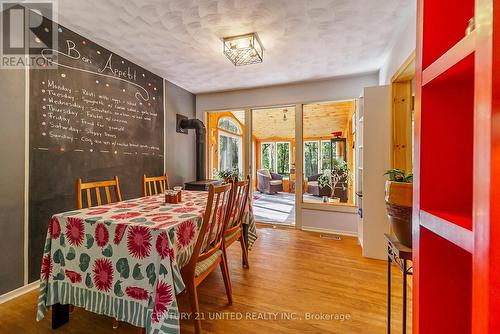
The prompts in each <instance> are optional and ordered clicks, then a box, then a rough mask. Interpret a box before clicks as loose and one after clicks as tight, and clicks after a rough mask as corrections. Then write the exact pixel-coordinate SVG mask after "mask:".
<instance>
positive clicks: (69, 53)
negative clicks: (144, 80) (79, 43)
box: [41, 39, 149, 101]
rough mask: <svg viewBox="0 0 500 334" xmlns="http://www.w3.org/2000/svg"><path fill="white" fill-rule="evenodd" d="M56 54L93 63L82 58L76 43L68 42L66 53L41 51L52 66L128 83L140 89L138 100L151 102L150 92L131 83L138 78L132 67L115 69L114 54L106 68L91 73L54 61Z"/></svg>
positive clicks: (50, 50) (88, 59) (111, 55)
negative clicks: (53, 56) (53, 57)
mask: <svg viewBox="0 0 500 334" xmlns="http://www.w3.org/2000/svg"><path fill="white" fill-rule="evenodd" d="M54 54H57V55H60V56H62V57H63V58H64V57H67V58H69V59H72V60H81V61H83V62H85V63H92V61H91V60H90V58H87V57H82V55H81V53H80V51H78V49H77V47H76V43H75V42H73V41H72V40H69V39H68V40H66V52H61V51H59V50H54V49H49V48H47V49H43V50H42V51H41V55H42V57H43V58H44V59H45V60H46V61H47V62H49V63H50V64H53V65H58V66H62V67H65V68H70V69H73V70H76V71H81V72H85V73H89V74H93V75H97V76H103V77H107V78H112V79H115V80H121V81H124V82H126V83H128V84H131V85H133V86H134V87H136V88H137V89H138V92H137V93H136V94H135V97H136V98H137V99H138V100H139V99H142V100H143V101H148V100H149V93H148V91H147V90H146V89H145V88H144V87H142V86H141V85H139V84H137V83H135V82H132V81H131V80H135V79H136V78H137V73H136V71H132V70H131V69H130V67H128V68H127V70H125V71H124V70H120V69H117V68H113V62H112V57H113V54H112V53H110V54H109V57H108V58H107V61H106V63H105V64H104V66H103V67H102V68H99V69H98V70H97V72H94V71H90V70H87V69H84V68H78V67H74V66H70V65H67V64H63V63H61V62H59V61H56V60H54V59H52V57H49V56H48V55H51V56H52V55H54ZM106 70H108V71H109V72H111V73H112V75H110V74H105V73H104V72H105V71H106ZM127 79H129V80H127Z"/></svg>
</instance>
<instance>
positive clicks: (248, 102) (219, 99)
mask: <svg viewBox="0 0 500 334" xmlns="http://www.w3.org/2000/svg"><path fill="white" fill-rule="evenodd" d="M377 84H378V73H377V72H373V73H368V74H363V75H355V76H348V77H339V78H333V79H329V80H319V81H310V82H302V83H294V84H286V85H277V86H268V87H261V88H252V89H242V90H234V91H227V92H216V93H206V94H198V95H196V117H197V118H199V119H201V120H203V119H204V115H203V113H204V112H205V111H213V110H224V109H232V108H245V107H267V106H274V105H283V104H295V103H306V102H317V101H331V100H342V99H352V98H357V97H359V95H360V94H361V91H362V89H363V88H364V87H367V86H373V85H377Z"/></svg>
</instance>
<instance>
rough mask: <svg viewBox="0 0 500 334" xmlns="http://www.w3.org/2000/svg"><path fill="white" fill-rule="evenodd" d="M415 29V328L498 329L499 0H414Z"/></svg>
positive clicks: (426, 332) (429, 333) (428, 333)
mask: <svg viewBox="0 0 500 334" xmlns="http://www.w3.org/2000/svg"><path fill="white" fill-rule="evenodd" d="M471 18H474V22H475V29H474V30H473V31H472V32H470V33H469V34H466V28H467V27H468V25H469V20H470V19H471ZM495 23H497V24H496V25H495ZM417 34H418V36H417V63H416V72H417V73H416V85H415V86H416V99H415V159H414V161H415V166H414V180H415V182H414V208H413V210H414V211H413V217H414V218H413V219H414V221H413V235H414V238H413V249H414V255H413V259H414V263H413V265H414V285H413V286H414V298H413V303H414V307H413V312H414V314H413V332H414V333H422V334H433V333H439V334H446V333H453V334H460V333H492V334H493V333H495V334H496V333H500V269H498V268H499V265H500V1H494V0H461V1H456V0H439V1H436V0H419V5H418V19H417Z"/></svg>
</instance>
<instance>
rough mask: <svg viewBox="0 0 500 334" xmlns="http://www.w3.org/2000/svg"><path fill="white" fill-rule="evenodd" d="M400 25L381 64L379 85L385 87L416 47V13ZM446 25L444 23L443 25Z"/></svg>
mask: <svg viewBox="0 0 500 334" xmlns="http://www.w3.org/2000/svg"><path fill="white" fill-rule="evenodd" d="M413 13H414V14H413V15H412V16H411V17H410V18H409V19H408V20H406V21H404V23H403V24H402V25H401V30H400V32H399V34H397V35H396V38H395V39H394V40H393V41H392V43H391V46H390V47H389V51H388V52H387V56H386V57H387V58H386V60H385V62H384V63H383V64H382V67H381V68H380V72H379V84H380V85H386V84H388V83H390V82H391V78H392V76H393V75H394V73H396V71H397V70H398V69H399V67H400V66H401V65H402V64H403V63H404V61H405V60H406V59H407V58H408V57H409V56H410V54H411V53H412V52H413V50H415V47H416V45H417V16H416V11H413ZM444 24H446V23H444Z"/></svg>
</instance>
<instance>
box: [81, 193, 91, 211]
mask: <svg viewBox="0 0 500 334" xmlns="http://www.w3.org/2000/svg"><path fill="white" fill-rule="evenodd" d="M85 192H86V193H87V206H88V207H89V208H90V207H91V206H92V197H91V196H90V188H87V189H86V191H85ZM79 209H81V208H79Z"/></svg>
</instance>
